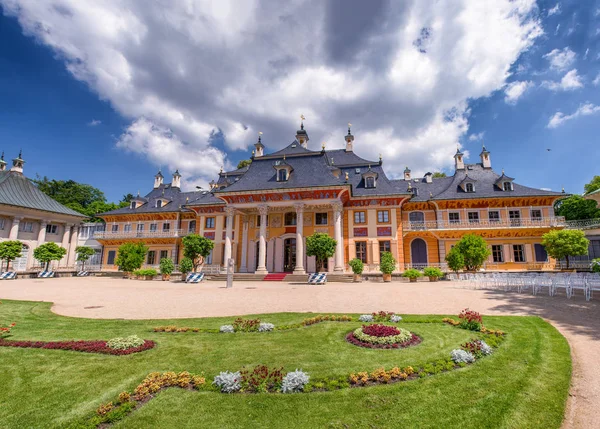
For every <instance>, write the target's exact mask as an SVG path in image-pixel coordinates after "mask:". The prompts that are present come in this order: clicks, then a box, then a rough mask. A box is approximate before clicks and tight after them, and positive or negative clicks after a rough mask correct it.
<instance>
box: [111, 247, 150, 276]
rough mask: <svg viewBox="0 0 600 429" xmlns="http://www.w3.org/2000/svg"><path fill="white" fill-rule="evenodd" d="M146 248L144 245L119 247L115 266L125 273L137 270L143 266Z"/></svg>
mask: <svg viewBox="0 0 600 429" xmlns="http://www.w3.org/2000/svg"><path fill="white" fill-rule="evenodd" d="M147 253H148V247H146V246H145V245H144V243H142V242H139V243H125V244H122V245H121V246H119V250H118V253H117V259H116V260H115V264H116V265H118V266H119V267H121V269H122V270H123V271H125V272H126V273H131V272H133V271H135V270H139V269H140V268H141V267H142V265H143V264H144V260H145V259H146V254H147Z"/></svg>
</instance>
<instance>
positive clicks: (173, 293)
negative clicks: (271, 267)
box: [0, 277, 600, 429]
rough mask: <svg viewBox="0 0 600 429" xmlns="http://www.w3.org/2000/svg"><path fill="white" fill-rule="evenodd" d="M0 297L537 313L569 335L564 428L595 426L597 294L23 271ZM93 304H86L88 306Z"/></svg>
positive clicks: (157, 315) (232, 307)
mask: <svg viewBox="0 0 600 429" xmlns="http://www.w3.org/2000/svg"><path fill="white" fill-rule="evenodd" d="M0 298H6V299H18V300H31V301H50V302H54V306H53V311H54V312H56V313H58V314H61V315H65V316H76V317H89V318H125V319H161V318H184V317H205V316H234V315H243V314H252V313H273V312H285V311H291V312H315V313H321V312H322V313H325V312H327V313H329V312H332V313H333V312H335V313H345V312H348V313H349V312H352V313H360V312H365V313H370V312H372V311H377V310H388V311H395V312H397V313H407V314H410V313H412V314H456V313H457V312H458V311H460V310H461V309H462V308H465V307H469V308H472V309H475V310H477V311H479V312H481V313H484V314H495V315H539V316H541V317H543V318H544V319H546V320H548V321H550V322H551V323H552V324H553V325H554V326H556V328H557V329H559V330H560V332H561V333H562V334H563V335H564V336H565V337H566V338H567V340H568V341H569V344H570V345H571V353H572V356H573V363H574V368H573V380H572V387H571V394H570V398H569V404H568V407H567V408H568V409H567V413H566V415H565V422H564V425H563V427H564V428H569V429H570V428H578V429H579V428H582V429H583V428H600V413H598V410H600V365H598V356H600V297H598V298H597V299H596V300H595V301H591V302H586V301H585V300H584V299H583V297H582V296H577V297H574V298H573V299H571V300H567V299H566V298H565V297H564V296H562V297H561V296H557V297H554V298H550V297H547V296H539V295H538V296H535V297H534V296H531V295H528V294H517V293H515V292H508V293H505V292H497V291H485V290H473V289H471V288H467V287H466V285H465V284H463V283H460V282H438V283H428V282H424V283H422V282H419V283H404V282H393V283H385V284H384V283H370V282H365V283H357V284H356V283H330V284H328V285H326V286H308V285H305V284H287V283H274V282H273V283H272V282H243V283H235V284H234V287H233V289H226V288H225V284H224V283H221V282H207V283H204V284H202V285H186V284H184V283H168V282H161V281H153V282H144V281H134V280H122V279H112V278H101V277H99V278H93V277H92V278H85V279H82V278H57V279H45V280H38V279H23V280H16V281H2V282H0ZM90 307H91V308H90Z"/></svg>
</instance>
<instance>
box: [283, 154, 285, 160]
mask: <svg viewBox="0 0 600 429" xmlns="http://www.w3.org/2000/svg"><path fill="white" fill-rule="evenodd" d="M283 160H284V161H285V153H284V154H283Z"/></svg>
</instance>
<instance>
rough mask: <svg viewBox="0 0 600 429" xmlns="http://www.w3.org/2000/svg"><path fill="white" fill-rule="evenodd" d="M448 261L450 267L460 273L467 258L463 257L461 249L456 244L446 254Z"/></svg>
mask: <svg viewBox="0 0 600 429" xmlns="http://www.w3.org/2000/svg"><path fill="white" fill-rule="evenodd" d="M446 262H447V263H448V267H449V268H450V269H451V270H452V271H454V272H455V273H458V272H459V271H460V270H462V269H463V268H464V267H465V258H463V255H462V253H460V250H458V249H457V248H456V246H454V247H453V248H452V249H450V251H449V252H448V254H447V255H446Z"/></svg>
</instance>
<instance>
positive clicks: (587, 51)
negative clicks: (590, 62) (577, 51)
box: [583, 48, 590, 60]
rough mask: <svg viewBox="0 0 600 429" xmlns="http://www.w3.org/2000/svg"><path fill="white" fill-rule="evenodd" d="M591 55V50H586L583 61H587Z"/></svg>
mask: <svg viewBox="0 0 600 429" xmlns="http://www.w3.org/2000/svg"><path fill="white" fill-rule="evenodd" d="M589 53H590V48H587V49H586V50H585V54H584V55H583V59H584V60H587V57H588V54H589Z"/></svg>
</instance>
